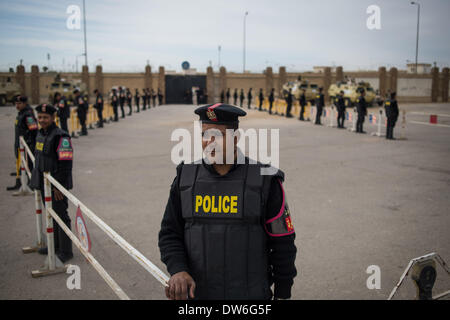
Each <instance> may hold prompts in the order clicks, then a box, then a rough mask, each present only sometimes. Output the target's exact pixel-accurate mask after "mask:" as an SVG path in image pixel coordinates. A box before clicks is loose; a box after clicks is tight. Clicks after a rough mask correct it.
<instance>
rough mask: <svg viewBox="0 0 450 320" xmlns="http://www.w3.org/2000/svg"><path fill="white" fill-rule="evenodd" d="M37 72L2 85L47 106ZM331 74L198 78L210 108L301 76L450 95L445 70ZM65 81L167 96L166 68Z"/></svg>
mask: <svg viewBox="0 0 450 320" xmlns="http://www.w3.org/2000/svg"><path fill="white" fill-rule="evenodd" d="M33 70H34V71H35V72H34V74H33V75H32V73H31V70H24V68H23V67H20V66H19V67H18V68H17V69H16V72H12V73H11V72H3V73H0V81H6V78H7V77H10V78H11V79H12V80H16V81H20V83H21V85H22V86H24V88H23V92H24V93H25V94H26V95H28V96H29V97H33V95H34V97H35V98H36V99H37V96H36V95H38V97H39V100H40V102H44V101H45V102H46V101H47V98H48V88H49V86H50V84H51V83H52V82H53V81H54V77H55V75H56V74H55V73H45V72H41V71H40V70H39V69H38V68H37V67H36V68H34V69H33ZM331 70H332V68H329V67H327V72H322V73H314V72H302V73H296V72H289V70H286V68H285V67H280V68H278V70H275V69H273V68H271V67H268V68H267V69H266V70H265V71H264V72H263V73H245V74H242V73H234V72H227V70H226V68H224V67H222V69H221V70H220V71H219V70H217V69H216V70H214V69H212V68H211V69H209V70H208V74H204V73H203V74H202V73H199V74H198V75H206V76H207V77H208V79H209V80H208V81H207V88H206V89H207V92H208V95H209V100H210V102H211V103H212V102H217V101H219V100H220V92H221V90H226V88H230V89H231V93H233V91H234V89H235V88H237V89H239V90H240V89H241V88H242V89H244V92H245V93H247V92H248V90H249V88H253V92H254V96H255V97H256V96H257V94H258V92H259V89H260V88H263V91H264V94H265V95H267V94H268V91H269V90H270V88H275V93H276V95H277V96H280V90H281V86H282V84H283V83H284V82H286V81H294V80H296V79H297V78H298V76H301V77H302V79H303V80H307V81H309V82H310V83H314V84H317V85H318V86H323V87H325V88H324V89H325V92H327V87H328V85H330V84H332V83H335V82H336V79H345V77H349V78H354V79H355V80H356V81H365V82H369V83H370V84H371V85H372V87H373V88H374V89H375V90H377V89H380V91H381V93H382V94H383V92H387V91H389V90H391V91H392V90H396V91H397V96H398V100H399V101H400V102H441V101H448V96H449V94H450V82H449V69H448V68H444V69H442V70H438V69H437V68H436V69H435V68H433V70H432V71H433V72H432V73H431V74H418V75H416V74H408V73H407V72H406V70H397V69H396V68H390V69H389V70H387V69H386V68H385V67H380V68H379V69H378V70H377V71H346V70H344V69H343V68H342V67H337V68H335V70H336V72H331ZM36 71H37V73H36ZM155 71H156V72H155ZM61 78H65V79H76V80H82V79H83V80H84V81H86V82H87V85H88V87H89V89H90V97H91V98H92V96H93V93H92V91H93V90H94V89H99V90H100V91H101V92H102V93H103V94H106V93H108V91H109V90H110V89H111V87H113V86H125V87H127V88H130V89H131V91H132V92H134V91H135V89H136V88H137V89H139V91H140V92H142V89H143V88H146V87H151V88H153V89H154V90H155V91H157V89H158V88H161V90H162V92H163V94H164V93H165V69H164V67H159V68H158V69H156V70H151V68H150V66H144V67H143V68H142V72H139V73H104V72H103V71H102V69H101V67H97V68H96V69H95V70H87V69H84V72H83V73H62V74H61ZM98 86H102V88H97V87H98Z"/></svg>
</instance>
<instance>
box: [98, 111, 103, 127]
mask: <svg viewBox="0 0 450 320" xmlns="http://www.w3.org/2000/svg"><path fill="white" fill-rule="evenodd" d="M97 116H98V123H97V124H98V126H99V127H103V108H98V109H97Z"/></svg>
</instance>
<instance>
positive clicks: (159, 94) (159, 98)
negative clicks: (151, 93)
mask: <svg viewBox="0 0 450 320" xmlns="http://www.w3.org/2000/svg"><path fill="white" fill-rule="evenodd" d="M162 103H163V94H162V92H161V89H159V88H158V106H161V105H162Z"/></svg>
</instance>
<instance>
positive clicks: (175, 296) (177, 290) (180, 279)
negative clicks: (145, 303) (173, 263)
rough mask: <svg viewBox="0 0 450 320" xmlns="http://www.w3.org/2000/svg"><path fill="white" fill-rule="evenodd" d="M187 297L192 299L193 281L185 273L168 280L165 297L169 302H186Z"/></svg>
mask: <svg viewBox="0 0 450 320" xmlns="http://www.w3.org/2000/svg"><path fill="white" fill-rule="evenodd" d="M188 290H189V297H190V298H191V299H193V298H194V291H195V281H194V279H192V277H191V276H190V275H189V273H187V272H185V271H181V272H178V273H175V274H174V275H173V276H172V277H170V280H169V286H168V287H166V297H167V298H168V299H170V300H186V299H187V298H188Z"/></svg>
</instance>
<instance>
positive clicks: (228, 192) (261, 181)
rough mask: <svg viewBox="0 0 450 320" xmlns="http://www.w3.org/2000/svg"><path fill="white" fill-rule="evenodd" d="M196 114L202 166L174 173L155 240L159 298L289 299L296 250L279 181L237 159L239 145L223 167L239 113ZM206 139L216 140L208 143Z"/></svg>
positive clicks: (218, 108)
mask: <svg viewBox="0 0 450 320" xmlns="http://www.w3.org/2000/svg"><path fill="white" fill-rule="evenodd" d="M195 113H196V114H197V115H199V116H200V120H201V122H202V136H203V137H204V138H203V139H202V147H203V159H202V161H201V162H200V163H198V164H185V163H183V162H182V163H181V164H179V165H178V166H177V168H176V171H177V176H176V177H175V179H174V181H173V183H172V186H171V189H170V195H169V200H168V202H167V206H166V210H165V212H164V216H163V219H162V222H161V230H160V232H159V248H160V251H161V260H162V261H163V262H164V263H165V264H166V266H167V270H168V272H169V273H170V275H171V278H170V280H169V283H168V284H169V286H168V288H166V296H167V297H168V298H169V299H177V300H179V299H187V298H189V299H201V300H204V299H271V298H272V297H275V298H276V299H288V298H290V296H291V287H292V285H293V279H294V277H295V276H296V274H297V271H296V268H295V257H296V251H297V249H296V246H295V244H294V239H295V231H294V227H293V224H292V220H291V216H290V212H289V206H288V204H287V202H286V197H285V192H284V188H283V184H282V183H283V181H284V173H283V172H282V171H280V170H278V169H275V168H273V167H270V169H273V171H271V172H270V174H272V175H262V174H261V169H262V168H265V169H268V168H269V166H268V165H263V164H261V163H257V162H256V161H252V160H250V159H249V158H247V157H244V155H243V154H242V152H241V151H240V150H239V149H238V148H237V142H238V137H234V138H233V137H232V139H231V141H232V142H231V143H232V150H229V153H230V154H229V157H228V158H229V159H233V158H234V162H231V163H227V162H226V158H227V157H226V154H227V150H228V149H230V148H229V147H228V148H227V146H226V143H224V141H226V135H228V134H230V132H226V130H227V129H232V130H231V131H232V132H234V130H237V129H238V125H239V120H238V117H242V116H245V115H246V113H245V112H244V111H243V110H241V109H240V108H237V107H235V106H232V105H228V104H215V105H206V106H202V107H199V108H197V109H196V110H195ZM211 131H213V132H215V133H216V134H217V133H220V136H221V138H219V137H217V138H214V137H212V138H207V137H208V135H209V134H210V133H211ZM205 138H206V140H205ZM222 145H223V150H221V148H220V147H219V146H222ZM238 159H239V160H244V161H237V160H238ZM272 284H274V292H273V293H272V290H271V286H272Z"/></svg>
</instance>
